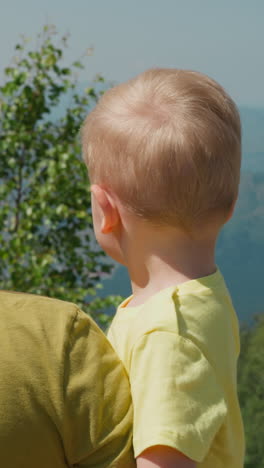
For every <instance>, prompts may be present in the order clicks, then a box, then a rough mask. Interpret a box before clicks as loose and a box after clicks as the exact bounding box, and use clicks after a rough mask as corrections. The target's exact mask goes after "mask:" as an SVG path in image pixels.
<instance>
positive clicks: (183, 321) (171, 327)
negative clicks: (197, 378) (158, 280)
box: [109, 270, 238, 349]
mask: <svg viewBox="0 0 264 468" xmlns="http://www.w3.org/2000/svg"><path fill="white" fill-rule="evenodd" d="M231 328H233V331H234V334H235V335H237V330H238V321H237V317H236V314H235V311H234V308H233V305H232V301H231V298H230V295H229V292H228V290H227V288H226V285H225V281H224V279H223V277H222V275H221V273H220V271H219V270H217V271H216V273H214V274H212V275H210V276H208V277H204V278H199V279H196V280H190V281H187V282H185V283H182V284H179V285H176V286H171V287H168V288H165V289H163V290H161V291H159V292H158V293H156V294H154V295H153V296H152V297H151V298H149V299H148V300H147V301H146V302H145V303H144V304H143V305H141V306H138V307H125V308H124V307H120V308H119V309H118V311H117V314H116V316H115V318H114V320H113V323H112V326H111V328H110V333H109V335H110V336H113V335H115V337H116V341H120V342H122V340H126V343H127V344H126V347H128V348H130V349H132V348H133V346H134V344H135V343H136V342H137V341H138V340H139V339H140V338H141V337H142V336H143V335H147V334H151V333H154V332H155V333H157V332H160V333H162V332H167V333H175V334H177V335H179V336H181V337H182V338H186V339H191V340H193V339H197V337H198V339H199V342H203V343H206V347H207V346H209V347H210V348H211V346H213V343H211V341H213V339H212V337H213V338H214V337H215V336H218V341H219V339H220V338H221V336H222V337H223V340H224V338H225V336H226V331H227V330H228V329H231ZM221 331H222V332H223V333H221ZM164 339H166V333H164Z"/></svg>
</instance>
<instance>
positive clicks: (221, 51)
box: [0, 0, 264, 107]
mask: <svg viewBox="0 0 264 468" xmlns="http://www.w3.org/2000/svg"><path fill="white" fill-rule="evenodd" d="M0 7H1V9H0V44H1V45H0V47H1V49H0V50H1V53H0V70H2V69H3V67H4V66H6V65H8V63H9V61H10V57H11V56H12V54H13V46H14V44H15V43H16V42H17V41H18V40H19V35H20V34H25V35H27V36H30V37H32V38H34V37H35V34H36V33H37V32H39V31H40V29H41V28H42V26H43V25H44V24H45V23H46V22H50V23H54V24H56V26H57V27H58V29H59V32H61V33H62V34H63V33H64V32H66V31H69V32H70V33H71V39H70V47H69V50H68V52H67V54H68V59H69V60H71V59H75V58H77V57H78V56H80V55H81V53H82V52H83V51H84V50H85V49H86V48H87V47H89V46H91V45H93V46H94V47H95V50H94V55H93V56H92V57H88V58H87V59H86V63H87V67H86V71H85V73H83V74H82V77H81V79H82V80H83V81H86V80H87V81H88V80H90V79H91V78H92V77H93V76H94V75H95V74H96V73H98V72H100V73H102V74H103V76H105V78H106V79H108V80H112V81H115V82H119V81H122V80H125V79H127V78H129V77H130V76H133V75H135V74H137V73H138V72H141V71H142V70H144V69H145V68H148V67H151V66H164V67H182V68H191V69H197V70H200V71H203V72H205V73H207V74H209V75H210V76H212V77H213V78H215V79H217V80H218V81H219V82H220V83H221V84H222V85H223V86H225V87H226V89H227V90H228V91H229V92H230V93H231V95H232V96H233V97H234V99H235V100H236V101H237V102H238V104H240V105H247V106H257V107H264V91H263V86H264V52H263V51H264V0H129V1H128V0H109V1H108V0H93V1H91V0H42V1H39V0H9V1H7V0H0ZM1 75H2V73H1Z"/></svg>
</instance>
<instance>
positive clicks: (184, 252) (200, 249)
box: [126, 233, 216, 307]
mask: <svg viewBox="0 0 264 468" xmlns="http://www.w3.org/2000/svg"><path fill="white" fill-rule="evenodd" d="M142 234H143V233H141V235H140V236H139V237H138V236H136V237H134V239H133V244H134V245H133V246H132V245H131V249H128V250H127V252H126V253H127V255H126V264H127V268H128V271H129V275H130V280H131V285H132V291H133V298H132V299H131V301H130V303H129V306H132V307H133V306H137V305H140V304H143V303H144V302H145V301H146V300H147V299H148V298H149V297H151V296H153V295H154V294H156V293H157V292H159V291H161V290H162V289H165V288H167V287H170V286H174V285H175V286H176V285H178V284H181V283H184V282H186V281H189V280H192V279H196V278H201V277H204V276H208V275H210V274H212V273H214V272H215V271H216V266H215V243H216V236H211V237H210V238H209V237H208V238H207V239H206V240H205V239H199V240H197V239H195V240H194V239H191V238H189V237H187V236H183V235H182V234H180V235H179V234H176V235H175V233H174V235H170V234H169V235H167V236H164V235H163V234H162V235H161V236H159V235H158V234H157V233H155V234H153V233H152V235H151V236H148V237H147V238H146V237H145V236H142ZM144 239H145V240H144Z"/></svg>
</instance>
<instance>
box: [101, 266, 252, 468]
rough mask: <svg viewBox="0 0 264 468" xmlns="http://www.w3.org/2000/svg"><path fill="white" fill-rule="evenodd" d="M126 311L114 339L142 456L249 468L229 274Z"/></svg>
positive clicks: (122, 310)
mask: <svg viewBox="0 0 264 468" xmlns="http://www.w3.org/2000/svg"><path fill="white" fill-rule="evenodd" d="M129 300H130V298H129V299H127V300H126V301H125V302H124V303H123V304H121V306H120V307H119V309H118V311H117V314H116V316H115V318H114V320H113V322H112V325H111V327H110V330H109V333H108V338H109V340H110V342H111V343H112V345H113V347H114V348H115V350H116V351H117V353H118V355H119V357H120V358H121V359H122V361H123V362H124V365H125V368H126V370H127V373H128V375H129V378H130V384H131V392H132V400H133V406H134V436H133V444H134V451H135V456H136V457H137V456H138V455H139V454H140V453H142V451H143V450H145V449H146V448H148V447H150V446H153V445H159V444H161V445H167V446H170V447H174V448H175V449H177V450H179V451H180V452H182V453H184V454H185V455H186V456H188V457H190V458H191V459H193V460H195V461H196V462H198V464H197V466H199V467H201V468H242V467H243V458H244V431H243V424H242V419H241V414H240V409H239V404H238V398H237V382H236V366H237V358H238V355H239V346H240V345H239V327H238V321H237V317H236V314H235V311H234V309H233V306H232V302H231V299H230V296H229V293H228V291H227V289H226V286H225V282H224V280H223V278H222V276H221V273H220V272H219V271H217V272H216V273H214V274H212V275H210V276H207V277H204V278H200V279H197V280H191V281H188V282H186V283H183V284H180V285H178V286H176V287H169V288H166V289H164V290H162V291H160V292H159V293H157V294H155V295H154V296H152V297H151V298H150V299H148V300H147V301H146V302H145V303H144V305H141V306H137V307H126V306H127V305H128V303H129Z"/></svg>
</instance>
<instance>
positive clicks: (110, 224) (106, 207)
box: [91, 185, 120, 234]
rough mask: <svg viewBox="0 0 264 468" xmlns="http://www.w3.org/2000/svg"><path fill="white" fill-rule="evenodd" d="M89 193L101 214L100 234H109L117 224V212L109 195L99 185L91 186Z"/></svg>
mask: <svg viewBox="0 0 264 468" xmlns="http://www.w3.org/2000/svg"><path fill="white" fill-rule="evenodd" d="M91 192H92V194H93V196H94V197H95V199H96V202H97V204H98V205H99V207H100V209H101V212H102V222H101V232H102V234H110V233H111V232H113V231H114V229H115V228H116V227H117V225H118V224H119V219H120V218H119V212H118V209H117V206H116V204H115V202H114V201H113V199H112V197H111V196H110V194H109V193H108V192H107V190H105V189H104V188H103V187H101V186H100V185H92V186H91Z"/></svg>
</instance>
